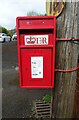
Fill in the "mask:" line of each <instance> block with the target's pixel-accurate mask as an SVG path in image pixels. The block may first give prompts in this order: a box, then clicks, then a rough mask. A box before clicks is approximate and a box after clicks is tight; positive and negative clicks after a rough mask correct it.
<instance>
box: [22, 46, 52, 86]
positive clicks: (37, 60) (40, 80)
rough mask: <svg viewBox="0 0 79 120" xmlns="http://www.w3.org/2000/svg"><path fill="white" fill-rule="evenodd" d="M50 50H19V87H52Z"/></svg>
mask: <svg viewBox="0 0 79 120" xmlns="http://www.w3.org/2000/svg"><path fill="white" fill-rule="evenodd" d="M52 52H53V49H52V48H42V49H41V48H39V49H33V48H32V49H29V48H27V49H21V86H26V87H37V88H38V87H44V86H45V87H46V88H47V87H49V86H52V87H53V84H54V83H53V82H54V80H53V81H52V73H51V71H52V62H53V61H52V60H53V58H52V57H53V56H52Z"/></svg>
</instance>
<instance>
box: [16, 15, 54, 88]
mask: <svg viewBox="0 0 79 120" xmlns="http://www.w3.org/2000/svg"><path fill="white" fill-rule="evenodd" d="M16 26H17V38H18V39H17V41H18V61H19V71H20V86H21V88H53V87H54V72H55V43H56V18H55V17H52V16H30V17H17V19H16Z"/></svg>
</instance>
